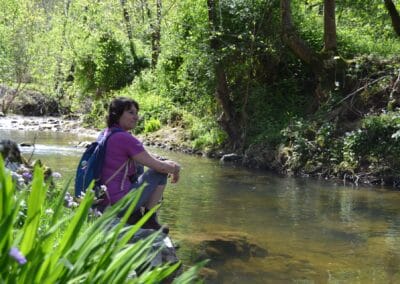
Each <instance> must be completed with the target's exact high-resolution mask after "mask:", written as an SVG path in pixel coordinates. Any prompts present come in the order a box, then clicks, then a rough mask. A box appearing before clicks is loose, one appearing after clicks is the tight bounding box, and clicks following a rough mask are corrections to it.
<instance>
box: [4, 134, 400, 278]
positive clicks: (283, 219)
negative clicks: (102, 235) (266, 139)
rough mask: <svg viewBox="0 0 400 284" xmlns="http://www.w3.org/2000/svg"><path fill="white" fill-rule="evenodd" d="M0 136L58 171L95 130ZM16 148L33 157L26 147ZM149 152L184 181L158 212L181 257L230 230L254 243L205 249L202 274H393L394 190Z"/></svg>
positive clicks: (399, 204)
mask: <svg viewBox="0 0 400 284" xmlns="http://www.w3.org/2000/svg"><path fill="white" fill-rule="evenodd" d="M35 137H36V138H35ZM0 138H1V139H4V138H8V139H13V140H14V141H16V142H18V143H21V142H31V143H32V142H33V141H35V149H34V154H33V158H34V159H38V158H39V159H41V160H42V161H43V162H45V164H47V165H49V166H50V167H52V168H53V170H55V171H58V172H60V173H61V174H62V175H63V176H64V178H67V177H71V176H73V175H74V171H75V167H76V164H77V161H78V159H79V157H80V155H81V153H82V149H79V148H76V147H75V146H74V145H76V144H77V142H78V141H82V140H90V139H92V138H85V137H83V136H78V135H76V134H70V133H68V134H65V133H55V132H31V131H20V130H0ZM21 149H22V152H23V154H24V156H25V157H30V155H31V153H32V150H33V147H21ZM150 151H154V152H157V153H158V154H160V155H163V156H166V157H169V158H171V159H174V160H177V161H179V162H180V163H181V164H182V166H183V170H182V178H181V181H180V182H179V183H178V184H176V185H169V186H168V188H167V191H166V193H165V196H164V197H165V198H164V202H163V206H162V208H161V210H160V218H161V220H162V221H163V222H165V223H168V224H169V226H170V235H171V236H172V238H173V239H174V240H175V241H177V242H178V243H179V244H180V249H179V250H178V254H179V257H180V258H181V260H182V261H183V262H184V263H185V264H187V265H190V264H192V263H194V262H195V261H197V260H198V259H199V258H198V249H197V248H198V246H199V245H201V244H202V243H204V242H210V241H213V240H214V241H215V240H224V239H229V240H232V239H235V240H240V241H241V242H242V241H245V242H246V243H247V244H251V245H252V246H253V247H255V248H256V249H255V250H256V252H255V253H253V254H251V255H248V254H246V253H245V252H243V253H242V254H240V253H238V254H234V253H229V250H228V252H226V251H225V254H224V253H221V254H218V252H217V254H211V255H212V256H213V257H214V256H215V258H216V259H212V262H211V263H210V265H212V266H211V268H212V269H213V270H211V272H212V273H211V274H212V275H213V277H210V278H209V280H207V282H208V283H399V282H400V193H399V192H397V191H393V190H390V189H385V188H357V187H353V186H351V185H348V186H345V185H343V184H335V183H332V182H327V181H321V180H309V179H296V178H281V177H278V176H276V175H272V174H269V173H266V172H261V171H253V170H247V169H243V168H236V167H231V166H223V165H221V164H220V163H219V162H218V161H215V160H209V159H206V158H200V157H196V156H188V155H184V154H180V153H175V152H168V151H162V150H160V149H150ZM244 247H246V246H244ZM242 248H243V247H242ZM257 250H262V251H263V253H259V252H257Z"/></svg>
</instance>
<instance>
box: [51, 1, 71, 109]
mask: <svg viewBox="0 0 400 284" xmlns="http://www.w3.org/2000/svg"><path fill="white" fill-rule="evenodd" d="M71 1H72V0H67V2H66V3H65V9H64V17H65V18H64V22H63V27H62V32H61V37H62V44H61V46H60V55H59V57H57V67H56V74H55V80H56V82H55V84H54V91H55V92H56V94H57V99H58V100H59V101H61V100H63V98H64V89H63V82H64V80H65V76H64V74H63V72H62V68H61V64H62V53H63V52H64V47H65V45H66V42H67V40H66V35H65V33H66V28H67V22H68V15H69V8H70V6H71Z"/></svg>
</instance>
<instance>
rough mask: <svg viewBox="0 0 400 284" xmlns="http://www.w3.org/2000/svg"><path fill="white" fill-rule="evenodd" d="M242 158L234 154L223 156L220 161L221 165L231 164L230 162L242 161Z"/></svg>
mask: <svg viewBox="0 0 400 284" xmlns="http://www.w3.org/2000/svg"><path fill="white" fill-rule="evenodd" d="M242 159H243V157H242V156H240V155H238V154H235V153H231V154H225V155H223V156H222V157H221V159H220V161H221V162H222V163H232V162H240V161H242Z"/></svg>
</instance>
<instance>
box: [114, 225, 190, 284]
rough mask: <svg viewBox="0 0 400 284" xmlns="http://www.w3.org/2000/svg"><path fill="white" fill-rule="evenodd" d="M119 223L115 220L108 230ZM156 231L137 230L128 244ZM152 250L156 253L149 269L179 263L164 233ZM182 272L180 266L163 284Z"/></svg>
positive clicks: (168, 237) (173, 248)
mask: <svg viewBox="0 0 400 284" xmlns="http://www.w3.org/2000/svg"><path fill="white" fill-rule="evenodd" d="M120 221H121V219H120V218H115V219H114V220H113V222H112V224H111V225H110V228H112V227H113V226H116V225H117V224H118V223H119V222H120ZM155 232H156V231H154V230H151V229H139V230H138V231H137V232H136V233H135V234H134V235H133V237H132V238H131V239H130V241H129V243H132V244H133V243H136V242H138V241H139V240H142V239H145V238H147V237H149V236H150V235H152V234H154V233H155ZM152 250H153V252H154V253H156V256H155V257H154V259H153V260H152V261H151V267H152V268H156V267H159V266H161V265H164V264H167V263H170V264H174V263H177V262H178V261H179V259H178V257H177V255H176V249H175V246H174V244H173V242H172V239H171V237H170V236H169V235H167V234H164V233H159V234H158V235H157V237H156V238H155V240H154V242H153V245H152ZM182 271H183V268H182V266H181V267H180V268H179V269H177V270H176V271H175V272H174V273H173V274H172V275H170V277H169V278H168V279H167V280H165V281H164V282H163V283H171V282H172V280H173V278H175V277H177V276H179V275H180V274H181V273H182Z"/></svg>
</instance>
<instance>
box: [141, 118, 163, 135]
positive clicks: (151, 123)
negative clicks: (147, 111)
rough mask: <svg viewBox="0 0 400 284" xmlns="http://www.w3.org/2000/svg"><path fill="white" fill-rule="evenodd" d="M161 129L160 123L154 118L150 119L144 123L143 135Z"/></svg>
mask: <svg viewBox="0 0 400 284" xmlns="http://www.w3.org/2000/svg"><path fill="white" fill-rule="evenodd" d="M160 128H161V122H160V121H159V120H158V119H156V118H150V119H149V120H146V121H145V122H144V131H143V132H144V133H149V132H154V131H157V130H158V129H160Z"/></svg>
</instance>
